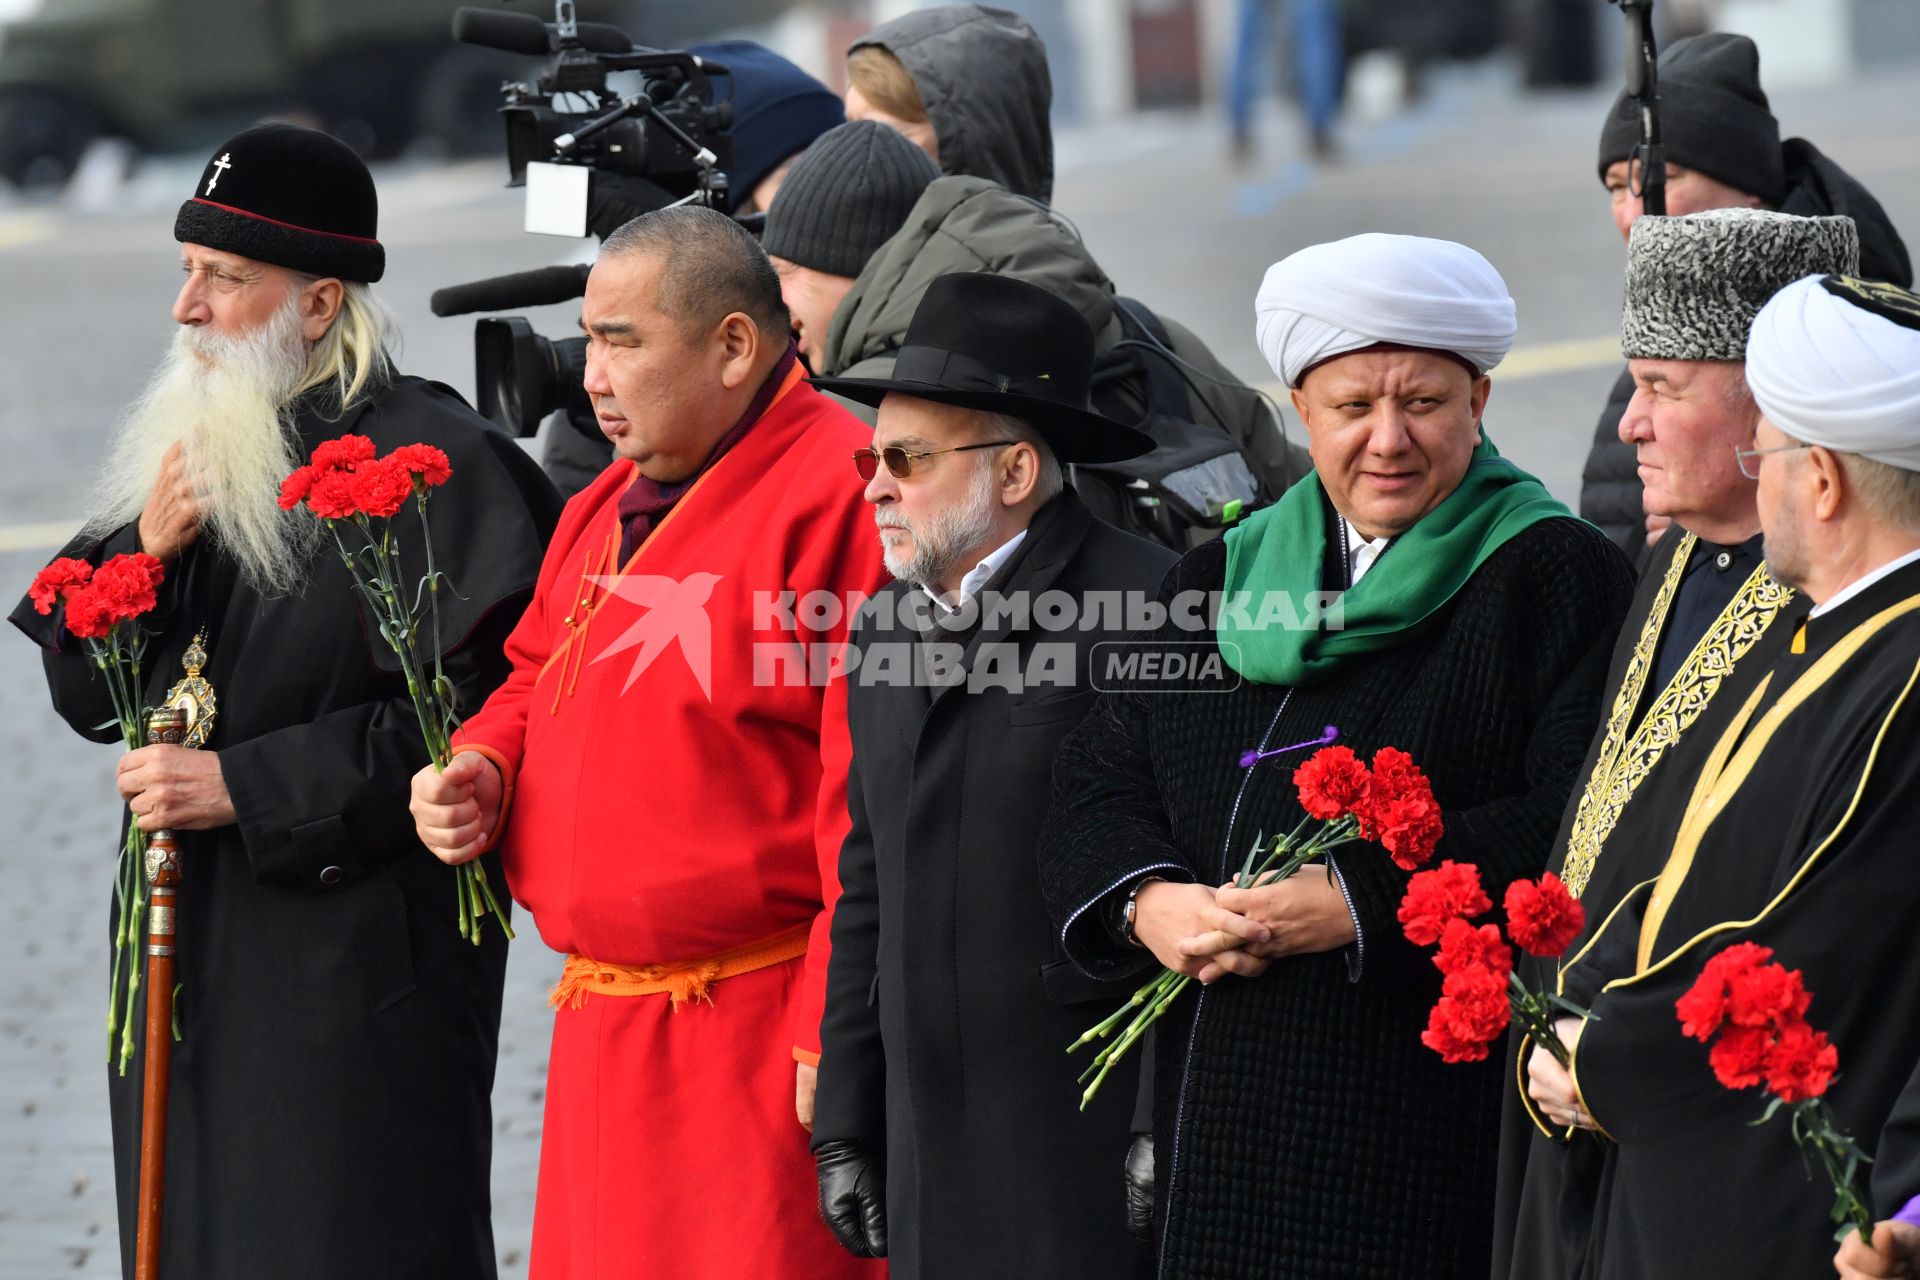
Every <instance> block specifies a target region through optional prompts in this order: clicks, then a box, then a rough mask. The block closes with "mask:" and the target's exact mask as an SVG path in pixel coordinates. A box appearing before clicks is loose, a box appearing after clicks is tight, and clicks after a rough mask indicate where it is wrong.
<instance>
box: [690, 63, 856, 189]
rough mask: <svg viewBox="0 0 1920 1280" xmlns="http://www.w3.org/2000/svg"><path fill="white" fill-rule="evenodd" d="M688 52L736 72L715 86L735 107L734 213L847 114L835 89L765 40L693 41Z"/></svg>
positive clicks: (730, 183)
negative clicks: (763, 183) (762, 184)
mask: <svg viewBox="0 0 1920 1280" xmlns="http://www.w3.org/2000/svg"><path fill="white" fill-rule="evenodd" d="M687 52H689V53H693V54H697V55H698V56H700V57H702V58H711V59H712V60H713V61H715V62H717V63H719V64H720V65H721V66H723V67H725V68H726V69H727V71H728V72H729V73H730V74H729V75H728V76H727V77H726V79H725V80H723V81H721V82H719V83H718V84H716V85H715V89H714V99H715V100H716V101H718V102H726V103H730V104H732V107H733V125H732V127H731V129H730V130H729V132H730V134H731V136H732V138H733V168H732V169H731V170H729V171H728V173H727V179H728V182H727V208H726V212H728V213H733V212H735V211H736V210H738V209H739V207H740V206H741V205H742V204H743V203H745V202H746V200H747V199H748V198H749V197H750V196H752V195H753V189H754V188H755V187H757V186H759V185H760V183H761V182H762V181H763V180H764V179H765V178H766V176H767V175H768V174H770V173H772V172H773V171H774V170H775V169H778V168H779V167H780V165H781V164H782V162H784V161H785V160H786V159H787V157H789V156H791V155H793V154H794V153H795V152H799V151H804V150H806V149H807V146H808V145H809V144H810V143H811V142H812V141H813V140H814V139H815V138H817V137H819V136H820V135H821V134H823V133H825V132H826V131H827V130H829V129H831V128H833V127H834V126H835V125H837V124H839V123H840V122H841V121H843V120H845V119H846V112H845V109H844V108H842V107H841V105H840V99H839V98H838V97H836V96H835V95H834V93H833V91H832V90H831V89H829V88H827V86H825V85H823V84H821V83H820V82H819V81H818V80H815V79H814V78H813V77H812V76H810V75H808V74H807V73H806V72H804V71H802V70H801V69H800V68H799V67H796V66H795V65H793V63H791V62H788V61H787V60H786V59H785V58H783V57H781V56H780V55H779V54H777V53H775V52H774V51H773V50H771V49H769V48H767V47H766V46H765V45H759V44H755V43H754V42H753V41H751V40H714V41H710V42H708V43H706V44H696V45H689V46H688V47H687Z"/></svg>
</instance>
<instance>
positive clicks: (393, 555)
mask: <svg viewBox="0 0 1920 1280" xmlns="http://www.w3.org/2000/svg"><path fill="white" fill-rule="evenodd" d="M376 452H377V450H375V448H374V445H373V441H371V440H369V439H367V437H365V436H356V435H347V436H341V437H340V438H339V439H337V440H328V441H326V442H325V443H323V444H321V445H320V446H319V447H318V448H316V449H315V450H314V451H313V458H312V460H311V461H309V462H308V463H307V465H306V466H304V467H300V468H298V469H296V470H295V471H294V473H293V474H292V475H290V476H288V477H287V478H286V479H285V480H284V481H282V482H281V484H280V506H281V508H282V509H283V510H288V511H291V510H292V509H293V508H295V507H297V506H300V505H301V504H303V503H304V504H305V505H306V508H307V510H308V511H310V512H311V513H313V515H315V516H316V517H318V518H319V519H320V520H321V522H322V523H324V524H325V525H326V526H327V532H329V533H330V534H332V535H333V543H334V546H335V547H336V548H338V549H339V552H340V559H341V561H342V562H343V563H345V564H346V566H347V571H348V572H349V573H351V574H352V575H353V585H354V587H355V589H356V590H358V591H359V593H360V599H361V600H362V602H364V603H365V605H366V607H367V613H368V616H369V617H371V618H373V619H374V620H375V622H376V624H377V627H378V630H379V632H380V637H381V639H383V640H385V641H386V642H387V644H388V646H389V647H391V648H392V649H393V651H394V653H395V654H396V655H398V657H399V659H400V670H401V672H402V673H403V674H404V675H405V676H406V679H407V693H408V694H409V695H410V696H411V697H412V699H413V710H414V714H415V716H416V717H417V718H418V719H419V721H420V732H421V734H422V735H423V736H424V737H425V738H426V744H427V754H428V755H429V756H430V757H431V758H432V760H433V767H434V768H435V769H444V768H446V766H447V762H448V761H449V760H451V759H452V758H453V747H452V742H453V732H454V730H456V729H458V728H459V727H460V716H459V713H458V710H457V708H456V707H455V705H454V703H455V697H454V689H453V682H452V681H451V680H449V679H447V676H446V672H445V670H444V669H443V667H442V650H441V642H440V592H441V590H442V588H444V589H446V590H448V591H452V590H453V583H452V581H451V580H450V579H449V578H448V577H447V575H446V574H444V573H442V572H440V571H439V570H438V569H436V568H435V567H434V563H433V538H432V535H431V532H430V530H429V528H428V525H427V499H428V497H429V496H431V494H432V492H433V490H434V489H436V488H438V487H439V486H440V485H443V484H445V483H446V482H447V480H448V478H449V477H451V476H452V475H453V466H452V464H451V463H449V462H448V461H447V455H446V454H445V453H443V452H441V451H440V450H439V449H436V448H434V447H433V446H432V445H428V444H407V445H401V446H400V447H399V448H397V449H395V450H394V451H393V452H391V453H389V454H388V455H387V456H386V457H384V458H378V457H375V456H374V455H375V453H376ZM409 503H411V505H412V507H413V509H414V511H415V513H416V514H417V515H418V516H419V520H420V546H421V548H422V550H423V552H424V554H425V557H426V576H424V577H423V578H421V579H420V581H419V582H418V583H416V584H415V585H414V587H413V588H412V589H411V590H410V591H409V590H408V589H407V588H406V587H405V585H404V584H403V583H402V581H401V573H400V541H401V539H400V534H399V532H398V531H397V530H396V529H395V528H394V518H395V517H396V516H398V515H399V514H400V512H401V510H402V509H404V508H405V507H407V506H408V505H409ZM454 872H455V874H456V875H457V876H458V886H459V892H458V894H457V896H458V898H459V900H460V936H461V937H463V938H466V939H468V940H469V941H471V942H472V943H473V944H474V945H475V946H479V945H480V926H481V921H482V918H483V917H485V916H486V915H487V914H488V913H489V912H491V913H492V915H493V918H494V919H496V920H498V921H499V922H500V928H501V929H502V930H503V931H504V932H505V933H506V935H507V937H509V938H511V937H513V927H512V926H511V925H509V924H508V923H507V917H506V916H505V914H503V913H502V912H501V910H500V904H499V902H498V901H497V900H496V899H495V898H494V896H493V888H492V886H491V885H490V884H488V882H487V872H486V868H485V867H483V866H481V865H480V863H479V861H478V860H477V859H476V860H475V861H473V862H468V863H464V864H462V865H461V866H458V867H455V868H454Z"/></svg>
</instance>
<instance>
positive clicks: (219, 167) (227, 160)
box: [206, 151, 233, 195]
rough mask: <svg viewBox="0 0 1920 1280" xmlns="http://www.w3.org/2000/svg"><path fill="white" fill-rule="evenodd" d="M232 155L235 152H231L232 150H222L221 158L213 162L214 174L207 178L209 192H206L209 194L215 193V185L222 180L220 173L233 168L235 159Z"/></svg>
mask: <svg viewBox="0 0 1920 1280" xmlns="http://www.w3.org/2000/svg"><path fill="white" fill-rule="evenodd" d="M232 155H233V152H231V151H222V152H221V153H220V158H219V159H218V160H215V161H214V162H213V165H212V168H213V176H212V177H210V178H208V179H207V192H206V193H207V194H208V195H212V194H213V189H214V187H215V186H216V185H217V184H218V183H219V181H220V175H221V174H223V173H225V172H226V171H227V170H229V169H231V168H233V160H232V158H231V157H232Z"/></svg>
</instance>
